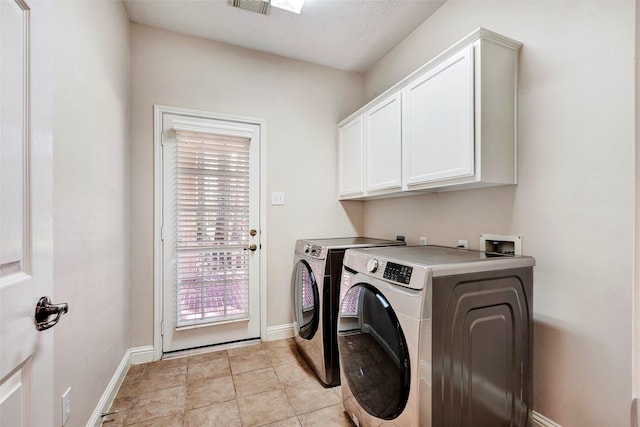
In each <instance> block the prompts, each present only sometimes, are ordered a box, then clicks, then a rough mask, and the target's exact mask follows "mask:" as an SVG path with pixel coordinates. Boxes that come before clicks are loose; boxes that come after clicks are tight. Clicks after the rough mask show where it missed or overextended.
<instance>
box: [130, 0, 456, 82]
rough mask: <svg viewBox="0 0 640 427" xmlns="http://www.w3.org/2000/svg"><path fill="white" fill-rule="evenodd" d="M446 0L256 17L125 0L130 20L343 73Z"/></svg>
mask: <svg viewBox="0 0 640 427" xmlns="http://www.w3.org/2000/svg"><path fill="white" fill-rule="evenodd" d="M445 1H446V0H307V2H306V3H305V5H304V7H303V8H302V13H301V14H300V15H296V14H294V13H291V12H288V11H285V10H282V9H277V8H275V7H272V8H271V13H270V14H269V15H260V14H258V13H255V12H249V11H246V10H242V9H237V8H233V7H230V6H229V5H228V1H227V0H124V4H125V7H126V9H127V13H128V14H129V19H130V21H131V22H135V23H139V24H144V25H149V26H152V27H156V28H160V29H164V30H169V31H173V32H176V33H182V34H186V35H190V36H195V37H201V38H205V39H210V40H215V41H219V42H223V43H229V44H232V45H236V46H240V47H244V48H248V49H254V50H258V51H262V52H268V53H272V54H276V55H281V56H285V57H289V58H295V59H299V60H303V61H308V62H313V63H316V64H321V65H326V66H329V67H333V68H337V69H341V70H347V71H358V72H364V71H367V70H368V69H369V68H370V67H371V66H372V65H373V64H375V63H376V62H377V61H378V60H379V59H380V58H382V57H383V56H384V55H385V54H386V53H387V52H388V51H389V50H390V49H391V48H393V47H394V46H395V45H397V44H398V43H399V42H400V41H402V40H403V39H404V38H405V37H406V36H407V35H409V34H410V33H411V32H412V31H413V30H414V29H415V28H416V27H418V26H419V25H420V24H421V23H422V22H424V20H425V19H427V18H428V17H429V16H431V14H433V13H434V12H435V11H436V10H437V9H438V8H439V7H440V6H441V5H442V4H443V3H444V2H445Z"/></svg>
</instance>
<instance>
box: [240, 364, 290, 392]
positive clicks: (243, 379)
mask: <svg viewBox="0 0 640 427" xmlns="http://www.w3.org/2000/svg"><path fill="white" fill-rule="evenodd" d="M233 383H234V384H235V386H236V394H237V395H238V397H244V396H250V395H252V394H258V393H262V392H265V391H270V390H276V389H279V388H282V384H280V380H279V379H278V376H277V375H276V373H275V371H274V370H273V368H265V369H258V370H255V371H250V372H243V373H241V374H238V375H234V376H233Z"/></svg>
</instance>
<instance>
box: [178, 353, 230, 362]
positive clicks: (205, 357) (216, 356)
mask: <svg viewBox="0 0 640 427" xmlns="http://www.w3.org/2000/svg"><path fill="white" fill-rule="evenodd" d="M220 359H227V360H228V359H229V355H228V354H227V351H226V350H218V351H210V352H207V353H200V354H194V355H193V356H189V357H188V359H187V363H188V364H189V365H192V364H194V363H202V362H209V361H211V360H220Z"/></svg>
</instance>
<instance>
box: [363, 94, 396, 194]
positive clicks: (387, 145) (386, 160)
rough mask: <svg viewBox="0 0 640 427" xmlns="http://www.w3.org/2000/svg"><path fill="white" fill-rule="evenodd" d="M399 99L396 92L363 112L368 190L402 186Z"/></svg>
mask: <svg viewBox="0 0 640 427" xmlns="http://www.w3.org/2000/svg"><path fill="white" fill-rule="evenodd" d="M401 99H402V97H401V94H400V92H398V93H396V94H395V95H394V96H392V97H391V98H388V99H385V100H384V101H382V102H381V103H379V104H378V105H376V106H374V107H373V108H372V109H371V110H369V111H368V112H367V113H365V158H366V167H365V175H366V189H367V191H379V190H389V189H393V188H400V187H401V186H402V169H401V168H402V159H401V153H402V146H401V144H402V123H401V118H402V116H401V102H400V101H401Z"/></svg>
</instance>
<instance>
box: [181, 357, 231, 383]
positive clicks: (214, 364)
mask: <svg viewBox="0 0 640 427" xmlns="http://www.w3.org/2000/svg"><path fill="white" fill-rule="evenodd" d="M229 375H231V369H230V367H229V360H227V358H218V359H213V360H209V361H206V362H200V363H192V364H190V365H189V366H188V369H187V382H189V383H192V382H197V381H201V380H204V379H211V378H221V377H228V376H229Z"/></svg>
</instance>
